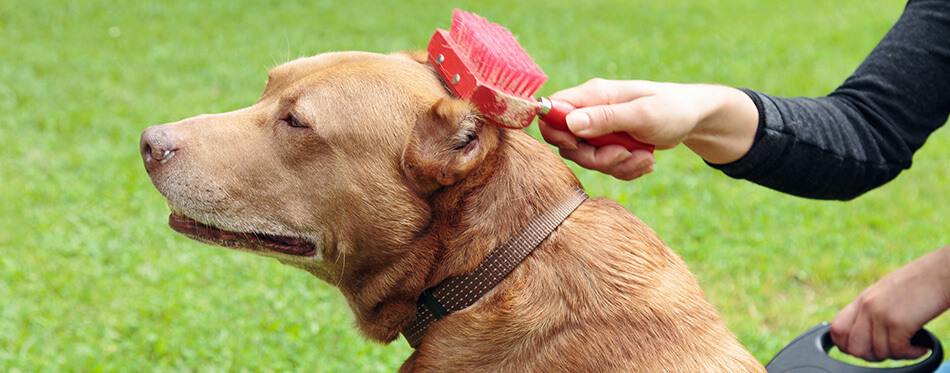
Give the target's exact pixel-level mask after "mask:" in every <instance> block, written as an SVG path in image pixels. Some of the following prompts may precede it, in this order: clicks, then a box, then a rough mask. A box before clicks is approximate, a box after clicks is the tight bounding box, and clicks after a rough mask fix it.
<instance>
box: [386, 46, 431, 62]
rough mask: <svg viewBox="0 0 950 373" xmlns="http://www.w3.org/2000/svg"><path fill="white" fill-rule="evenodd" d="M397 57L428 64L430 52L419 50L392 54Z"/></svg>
mask: <svg viewBox="0 0 950 373" xmlns="http://www.w3.org/2000/svg"><path fill="white" fill-rule="evenodd" d="M392 55H393V56H396V57H403V58H407V59H410V60H413V61H416V62H418V63H428V62H429V52H426V50H425V49H418V50H414V51H400V52H396V53H393V54H392Z"/></svg>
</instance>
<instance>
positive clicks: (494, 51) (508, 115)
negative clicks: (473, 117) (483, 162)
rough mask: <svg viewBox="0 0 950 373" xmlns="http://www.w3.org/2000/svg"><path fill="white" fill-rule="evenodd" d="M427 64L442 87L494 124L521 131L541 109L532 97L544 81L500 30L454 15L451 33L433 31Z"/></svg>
mask: <svg viewBox="0 0 950 373" xmlns="http://www.w3.org/2000/svg"><path fill="white" fill-rule="evenodd" d="M426 49H427V50H428V53H429V63H430V64H431V65H432V67H434V68H435V71H436V72H437V73H438V74H439V77H440V78H441V79H442V82H443V83H445V86H446V88H448V89H449V91H451V92H452V93H453V94H455V96H456V97H458V98H461V99H464V100H469V101H470V102H471V103H472V104H473V105H474V106H475V108H477V109H478V111H479V112H480V113H481V114H482V115H483V117H484V118H486V119H488V120H489V121H491V122H492V123H494V124H495V125H498V126H501V127H505V128H517V129H520V128H525V127H527V126H529V125H531V121H532V120H533V119H534V117H535V116H536V115H537V114H538V112H539V110H540V104H539V103H538V102H537V101H536V100H534V99H533V98H532V97H531V95H532V94H534V92H535V91H537V90H538V88H539V87H541V85H542V84H544V82H545V81H546V80H547V78H548V77H547V76H546V75H544V72H542V71H541V68H540V67H538V65H537V64H535V63H534V61H533V60H532V59H531V57H530V56H528V54H527V53H526V52H525V51H524V49H523V48H521V45H518V41H517V40H515V37H514V36H513V35H511V33H510V32H508V30H505V28H504V27H501V26H498V25H496V24H494V23H491V22H488V21H487V20H485V19H484V18H482V17H479V16H477V15H475V14H472V13H468V12H464V11H461V10H457V9H456V10H455V15H454V16H453V17H452V27H451V30H450V31H445V30H436V31H435V35H433V36H432V40H430V41H429V46H428V48H426Z"/></svg>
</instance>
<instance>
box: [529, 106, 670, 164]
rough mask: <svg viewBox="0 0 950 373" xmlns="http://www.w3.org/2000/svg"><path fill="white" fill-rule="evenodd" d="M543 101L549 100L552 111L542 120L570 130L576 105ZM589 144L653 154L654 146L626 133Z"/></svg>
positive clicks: (602, 137) (614, 134)
mask: <svg viewBox="0 0 950 373" xmlns="http://www.w3.org/2000/svg"><path fill="white" fill-rule="evenodd" d="M543 100H548V102H550V103H551V104H550V106H551V109H550V110H549V111H548V113H547V114H544V115H543V116H542V117H541V119H542V120H544V123H547V124H549V125H551V127H554V128H557V129H559V130H561V131H568V132H570V130H569V129H568V128H567V114H570V113H571V112H572V111H574V110H575V109H577V108H575V107H574V105H571V104H569V103H566V102H564V101H558V100H552V99H549V98H543V99H542V101H543ZM584 141H586V142H587V143H588V144H591V145H593V146H604V145H609V144H617V145H620V146H623V147H624V148H627V150H629V151H634V150H636V149H643V150H646V151H649V152H650V153H652V152H653V149H654V146H653V145H650V144H644V143H642V142H639V141H637V140H635V139H634V138H633V137H630V135H629V134H627V133H626V132H614V133H609V134H606V135H603V136H599V137H594V138H590V139H584Z"/></svg>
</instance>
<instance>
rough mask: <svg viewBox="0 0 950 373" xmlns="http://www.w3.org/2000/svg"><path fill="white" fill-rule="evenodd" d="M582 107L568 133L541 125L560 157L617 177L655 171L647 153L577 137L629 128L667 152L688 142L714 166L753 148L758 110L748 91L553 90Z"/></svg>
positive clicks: (587, 86) (631, 85) (618, 84)
mask: <svg viewBox="0 0 950 373" xmlns="http://www.w3.org/2000/svg"><path fill="white" fill-rule="evenodd" d="M551 99H554V100H562V101H565V102H567V103H570V104H571V105H574V106H576V107H578V109H577V110H575V111H573V112H571V113H570V114H568V116H567V124H568V127H569V128H570V132H567V131H560V130H557V129H555V128H554V127H552V126H550V125H548V124H547V123H544V120H543V119H542V120H541V121H539V122H540V124H539V126H540V129H541V135H542V136H543V137H544V139H545V140H546V141H547V142H549V143H551V144H553V145H555V146H558V147H559V148H560V154H561V156H562V157H564V158H567V159H570V160H572V161H574V162H576V163H577V164H579V165H580V166H582V167H585V168H588V169H592V170H597V171H601V172H603V173H606V174H609V175H612V176H614V177H616V178H618V179H623V180H632V179H635V178H638V177H640V176H643V175H645V174H647V173H650V172H652V171H653V164H654V163H655V158H654V157H653V154H651V153H650V152H648V151H641V150H634V151H633V152H629V151H627V150H626V149H624V148H623V147H622V146H619V145H605V146H601V147H595V146H593V145H590V144H587V143H584V142H582V141H579V140H578V137H579V138H582V139H583V138H594V137H598V136H602V135H605V134H609V133H612V132H626V133H628V134H629V135H630V136H631V137H633V138H634V139H636V140H637V141H640V142H643V143H648V144H653V145H655V146H656V148H657V149H659V150H663V149H670V148H672V147H675V146H676V145H678V144H680V143H684V144H686V145H687V146H689V147H690V148H691V149H693V151H694V152H696V153H697V154H699V155H700V156H702V157H703V158H704V159H706V160H708V161H710V162H713V163H728V162H732V161H734V160H736V159H738V158H739V157H741V156H742V155H744V154H745V153H746V152H747V151H748V149H749V147H751V145H752V140H753V139H754V137H755V130H756V129H757V126H758V111H757V109H756V108H755V105H754V104H753V103H752V101H751V100H750V99H749V98H748V96H746V95H745V93H743V92H741V91H739V90H737V89H734V88H730V87H724V86H715V85H702V84H675V83H656V82H649V81H611V80H603V79H593V80H590V81H588V82H586V83H584V84H582V85H580V86H577V87H574V88H568V89H565V90H563V91H560V92H557V93H555V94H553V95H551Z"/></svg>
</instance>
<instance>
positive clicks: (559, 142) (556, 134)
mask: <svg viewBox="0 0 950 373" xmlns="http://www.w3.org/2000/svg"><path fill="white" fill-rule="evenodd" d="M538 128H539V129H540V130H541V137H543V138H544V141H547V142H548V143H549V144H551V145H554V146H556V147H558V148H562V149H569V150H574V149H577V137H576V136H574V134H572V133H570V132H567V131H561V130H558V129H556V128H554V127H552V126H550V125H548V124H547V123H545V122H544V120H538Z"/></svg>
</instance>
